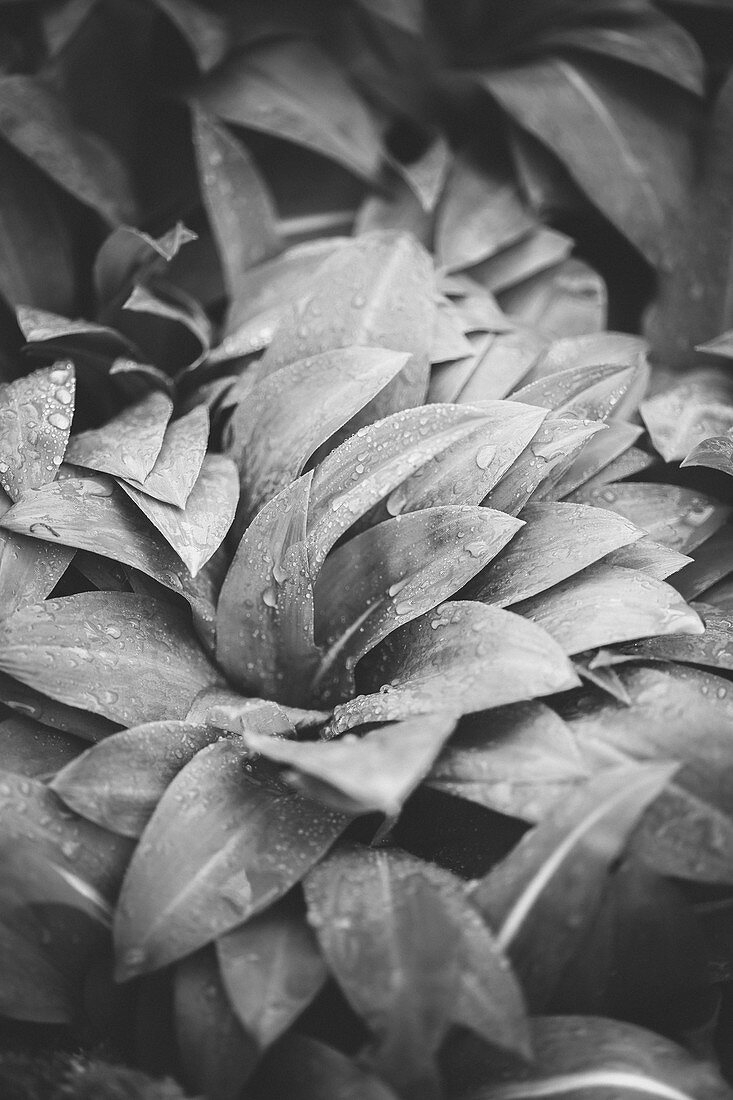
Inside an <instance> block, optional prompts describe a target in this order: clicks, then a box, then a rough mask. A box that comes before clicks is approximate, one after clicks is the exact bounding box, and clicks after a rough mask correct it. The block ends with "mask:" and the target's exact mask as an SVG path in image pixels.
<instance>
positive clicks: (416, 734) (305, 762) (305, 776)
mask: <svg viewBox="0 0 733 1100" xmlns="http://www.w3.org/2000/svg"><path fill="white" fill-rule="evenodd" d="M455 724H456V720H455V718H454V717H453V716H452V715H450V714H449V715H444V714H435V715H433V714H426V715H423V716H420V717H418V718H412V719H408V720H407V721H404V722H398V723H395V724H394V725H389V726H382V727H381V728H380V729H376V730H373V731H371V732H369V733H366V734H364V736H363V737H360V738H356V737H354V736H349V735H347V736H346V737H343V738H341V739H339V740H337V741H283V740H280V739H277V738H274V737H270V736H267V735H266V734H261V733H249V732H248V731H247V730H244V731H243V733H242V738H243V740H244V743H245V745H246V746H247V748H248V749H249V750H250V751H251V752H253V753H261V754H262V755H263V756H265V757H266V758H267V759H268V760H272V761H275V762H276V763H278V764H284V765H288V766H289V768H290V770H289V771H287V772H286V773H285V778H286V779H287V781H288V782H289V783H291V784H292V785H293V786H295V787H296V788H297V789H298V790H300V791H301V792H302V793H303V794H305V795H306V796H308V797H309V798H313V799H317V800H318V801H319V802H323V803H325V804H326V805H327V806H333V807H334V808H335V809H337V810H341V811H343V812H345V813H350V814H354V815H356V814H365V813H370V812H379V813H383V814H386V815H387V817H394V816H396V815H397V814H398V813H399V812H400V810H401V809H402V806H403V804H404V802H405V801H406V799H407V798H408V797H409V795H410V794H412V792H413V790H414V789H415V788H416V787H417V786H418V784H419V783H420V782H421V780H422V779H424V777H425V775H426V774H427V772H428V771H429V769H430V766H431V764H432V763H433V761H434V760H435V758H436V756H437V755H438V753H439V752H440V750H441V748H442V747H443V745H444V744H445V742H446V741H447V739H448V738H449V737H450V735H451V733H452V731H453V729H454V727H455Z"/></svg>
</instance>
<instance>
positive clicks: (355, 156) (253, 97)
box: [195, 38, 382, 181]
mask: <svg viewBox="0 0 733 1100" xmlns="http://www.w3.org/2000/svg"><path fill="white" fill-rule="evenodd" d="M195 99H196V101H197V102H198V103H199V104H201V106H203V107H204V109H205V110H207V111H209V112H210V113H211V114H213V115H217V116H218V117H219V118H223V119H225V120H226V121H227V122H232V123H235V124H236V125H237V126H245V127H247V128H249V129H252V130H260V131H262V132H264V133H266V134H271V135H272V136H274V137H278V138H283V139H285V140H286V141H293V142H295V143H296V144H298V145H302V146H304V147H305V148H306V149H310V150H312V151H313V152H315V153H320V154H321V156H324V157H328V158H329V160H334V161H336V163H337V164H341V165H343V166H344V167H345V168H348V169H349V170H350V171H351V172H354V173H355V174H356V175H357V176H361V177H363V178H364V179H366V180H368V181H372V180H374V178H375V177H376V175H377V172H378V169H379V165H380V161H381V157H382V148H381V143H380V141H379V135H378V131H377V129H376V127H375V125H374V123H373V121H372V118H371V115H370V113H369V111H368V110H367V108H366V106H365V105H364V103H363V102H362V101H361V100H360V98H359V97H358V96H357V94H356V92H354V91H353V90H352V88H351V87H350V85H349V84H348V83H347V82H346V80H345V79H344V77H343V76H342V74H341V72H340V70H339V69H338V68H337V67H336V66H335V65H334V63H333V62H332V61H331V60H330V59H329V57H328V56H327V55H326V54H325V53H323V52H322V50H321V49H320V48H319V47H318V46H317V45H316V44H315V42H310V41H307V40H306V39H302V38H288V39H285V40H282V41H275V42H267V43H264V44H263V45H259V46H257V47H255V48H254V49H252V50H250V51H248V53H247V54H246V55H241V54H240V55H238V56H236V55H235V56H234V57H232V58H231V59H230V60H229V61H228V62H227V63H226V64H224V65H222V66H221V67H220V68H219V69H218V70H217V72H216V73H213V74H212V75H211V76H210V77H209V78H208V79H207V80H206V81H205V82H204V83H203V84H202V85H199V87H198V89H197V91H196V95H195Z"/></svg>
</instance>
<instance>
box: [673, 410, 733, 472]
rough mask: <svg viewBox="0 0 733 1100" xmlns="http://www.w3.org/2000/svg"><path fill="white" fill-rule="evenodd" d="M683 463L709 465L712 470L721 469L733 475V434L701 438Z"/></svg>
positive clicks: (686, 464) (684, 464)
mask: <svg viewBox="0 0 733 1100" xmlns="http://www.w3.org/2000/svg"><path fill="white" fill-rule="evenodd" d="M723 423H724V421H723ZM681 465H682V466H707V467H708V469H710V470H720V471H721V472H722V473H724V474H728V475H730V476H733V436H731V435H730V434H729V433H728V432H726V434H725V435H717V436H712V437H709V438H705V439H702V440H700V442H699V443H697V444H696V445H695V446H694V447H693V448H692V450H691V451H690V452H689V454H688V455H686V457H685V460H684V462H682V463H681Z"/></svg>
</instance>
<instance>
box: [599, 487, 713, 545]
mask: <svg viewBox="0 0 733 1100" xmlns="http://www.w3.org/2000/svg"><path fill="white" fill-rule="evenodd" d="M585 503H587V504H591V505H593V507H594V508H609V509H610V510H611V511H612V512H618V514H619V515H621V516H626V518H627V519H630V520H631V522H632V523H635V524H636V525H637V527H642V528H643V529H644V530H645V531H646V532H647V533H648V534H650V535H651V536H652V538H653V539H654V540H655V541H656V542H661V543H662V544H663V545H664V546H667V547H669V548H670V550H676V551H678V553H681V554H689V553H690V551H691V550H694V549H695V548H696V547H697V546H700V544H701V543H703V542H705V540H706V539H708V538H709V537H710V535H712V534H714V533H715V531H717V530H718V528H719V527H722V526H723V524H724V523H725V522H726V521H727V520H728V518H729V516H730V514H731V508H730V507H729V506H728V505H725V504H719V503H718V501H716V500H714V499H713V498H712V497H708V496H705V495H704V494H703V493H698V492H695V491H693V490H692V489H684V488H681V487H680V486H677V485H656V484H653V483H652V482H644V481H637V482H633V483H630V482H629V483H624V482H611V483H610V484H608V485H606V486H602V487H599V488H597V489H593V490H591V491H590V492H589V493H587V494H585Z"/></svg>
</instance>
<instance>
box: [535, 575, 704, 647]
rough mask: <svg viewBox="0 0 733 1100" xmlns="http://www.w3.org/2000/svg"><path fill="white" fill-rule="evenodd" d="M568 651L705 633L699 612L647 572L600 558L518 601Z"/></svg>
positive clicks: (669, 586) (673, 590)
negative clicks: (560, 580)
mask: <svg viewBox="0 0 733 1100" xmlns="http://www.w3.org/2000/svg"><path fill="white" fill-rule="evenodd" d="M515 610H516V611H517V612H518V613H519V614H520V615H526V616H527V618H529V619H531V620H532V621H533V622H535V623H537V624H538V625H539V626H541V627H542V628H543V629H544V630H546V631H547V633H548V634H550V635H551V636H552V637H553V638H554V639H555V641H556V642H558V644H559V645H560V646H561V647H562V648H563V649H564V650H565V652H566V653H581V652H582V651H583V650H586V649H593V648H594V647H595V646H602V645H612V644H613V643H614V642H627V641H630V640H631V639H633V638H641V637H647V636H648V635H650V634H702V633H703V631H704V629H705V627H704V625H703V623H702V622H701V620H700V617H699V615H698V614H697V613H696V612H695V611H693V609H692V608H691V607H689V606H688V605H687V604H686V603H685V601H684V600H683V599H682V597H681V596H680V595H679V593H678V592H676V591H675V589H674V588H672V587H671V585H668V584H665V583H664V581H658V580H655V579H654V578H652V577H650V576H649V575H648V574H647V573H641V572H638V571H636V570H632V569H623V568H621V567H619V566H615V565H608V564H606V563H605V562H597V563H596V564H595V565H591V566H588V567H587V568H586V569H584V570H583V572H582V573H579V574H576V575H575V576H574V577H570V578H568V579H567V580H565V581H563V582H561V583H560V584H556V585H555V586H554V587H553V588H551V589H549V590H548V591H545V592H542V593H540V594H539V595H537V596H533V597H531V598H530V599H528V600H523V601H522V602H521V603H519V604H517V605H516V606H515Z"/></svg>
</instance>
